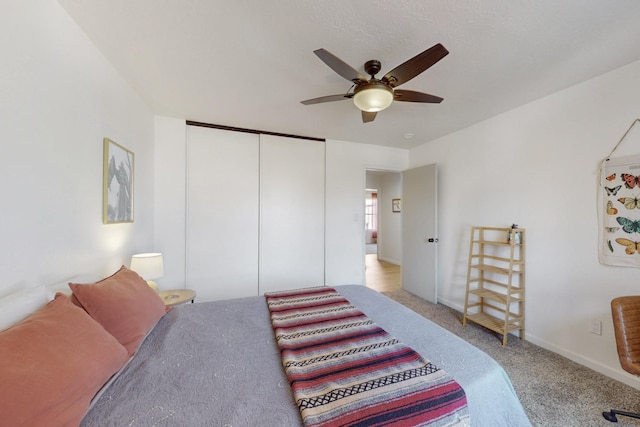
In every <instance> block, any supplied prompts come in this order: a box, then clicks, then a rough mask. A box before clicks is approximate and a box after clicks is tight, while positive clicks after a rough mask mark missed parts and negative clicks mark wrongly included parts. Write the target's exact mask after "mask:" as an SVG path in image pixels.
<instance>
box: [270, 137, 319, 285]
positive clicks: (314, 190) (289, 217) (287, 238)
mask: <svg viewBox="0 0 640 427" xmlns="http://www.w3.org/2000/svg"><path fill="white" fill-rule="evenodd" d="M324 159H325V151H324V141H311V140H304V139H295V138H284V137H278V136H272V135H260V280H259V282H260V294H263V293H264V292H269V291H279V290H287V289H295V288H302V287H310V286H322V285H324V168H325V160H324Z"/></svg>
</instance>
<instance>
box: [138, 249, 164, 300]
mask: <svg viewBox="0 0 640 427" xmlns="http://www.w3.org/2000/svg"><path fill="white" fill-rule="evenodd" d="M131 270H133V271H135V272H136V273H138V274H139V275H140V277H142V278H143V279H144V280H146V281H147V284H148V285H149V286H150V287H151V288H152V289H153V290H154V291H156V292H158V285H157V284H156V282H154V281H153V279H158V278H160V277H162V276H164V264H163V261H162V254H159V253H146V254H136V255H134V256H132V257H131Z"/></svg>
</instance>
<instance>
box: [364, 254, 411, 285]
mask: <svg viewBox="0 0 640 427" xmlns="http://www.w3.org/2000/svg"><path fill="white" fill-rule="evenodd" d="M365 280H366V284H367V287H369V288H371V289H375V290H376V291H378V292H386V291H392V290H396V289H402V276H401V274H400V266H399V265H396V264H392V263H390V262H386V261H382V260H379V259H378V256H377V255H376V254H367V255H365Z"/></svg>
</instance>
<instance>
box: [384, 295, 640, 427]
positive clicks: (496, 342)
mask: <svg viewBox="0 0 640 427" xmlns="http://www.w3.org/2000/svg"><path fill="white" fill-rule="evenodd" d="M383 293H384V295H386V296H388V297H389V298H391V299H393V300H395V301H397V302H399V303H401V304H402V305H404V306H406V307H408V308H410V309H412V310H413V311H415V312H417V313H419V314H420V315H422V316H424V317H426V318H427V319H430V320H431V321H433V322H435V323H437V324H439V325H440V326H442V327H444V328H445V329H447V330H449V331H451V332H453V333H454V334H456V335H458V336H460V337H461V338H463V339H464V340H466V341H468V342H470V343H471V344H473V345H475V346H476V347H478V348H479V349H481V350H482V351H484V352H485V353H487V354H489V355H490V356H491V357H493V358H494V359H495V360H496V361H497V362H498V363H499V364H500V365H501V366H502V367H503V368H504V370H505V371H506V372H507V374H508V375H509V377H510V378H511V382H512V383H513V387H514V389H515V391H516V393H517V394H518V397H519V398H520V401H521V402H522V406H523V407H524V409H525V411H526V413H527V415H528V417H529V420H530V421H531V423H532V424H533V425H534V426H540V427H555V426H558V427H573V426H576V427H578V426H579V427H585V426H587V427H590V426H594V427H596V426H640V420H634V419H630V418H627V417H622V416H618V422H617V423H611V422H609V421H607V420H605V419H604V418H603V417H602V411H608V410H609V409H611V408H615V409H621V410H626V411H631V412H633V411H639V412H640V390H636V389H634V388H633V387H630V386H628V385H626V384H623V383H621V382H619V381H616V380H614V379H611V378H609V377H607V376H605V375H603V374H600V373H598V372H595V371H594V370H592V369H589V368H587V367H585V366H582V365H580V364H578V363H575V362H573V361H571V360H569V359H567V358H565V357H563V356H560V355H559V354H556V353H553V352H551V351H548V350H545V349H543V348H541V347H539V346H537V345H535V344H531V343H529V342H527V341H523V340H520V339H519V338H518V337H517V336H509V340H508V344H507V346H506V347H503V346H502V342H501V337H500V336H499V335H498V334H495V333H494V332H492V331H489V330H488V329H485V328H483V327H481V326H478V325H476V324H474V323H468V324H467V326H465V327H463V326H462V313H459V312H457V311H455V310H453V309H451V308H449V307H446V306H444V305H442V304H432V303H429V302H427V301H425V300H423V299H421V298H419V297H417V296H415V295H412V294H410V293H409V292H406V291H404V290H402V289H400V290H393V291H388V292H383ZM487 410H491V409H490V408H487Z"/></svg>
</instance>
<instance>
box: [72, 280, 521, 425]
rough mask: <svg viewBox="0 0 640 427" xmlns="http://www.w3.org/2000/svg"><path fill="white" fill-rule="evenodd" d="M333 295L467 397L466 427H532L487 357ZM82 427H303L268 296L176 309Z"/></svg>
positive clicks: (429, 325)
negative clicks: (445, 376)
mask: <svg viewBox="0 0 640 427" xmlns="http://www.w3.org/2000/svg"><path fill="white" fill-rule="evenodd" d="M335 288H336V289H337V290H338V291H339V292H340V293H341V294H342V295H344V296H345V297H346V298H347V299H348V300H349V301H350V302H351V303H352V304H354V305H355V306H356V307H357V308H358V309H360V310H361V311H362V312H364V313H365V314H366V315H367V316H368V317H370V318H371V319H372V320H373V321H375V322H376V323H377V324H378V325H379V326H381V327H382V328H383V329H385V330H386V331H387V332H389V333H390V334H392V335H394V336H395V337H396V338H398V339H399V340H401V341H402V342H404V343H405V344H407V345H409V346H410V347H412V348H413V349H414V350H416V351H417V352H418V353H420V355H422V356H423V357H424V358H425V359H427V360H429V361H431V362H432V363H434V364H436V365H437V366H438V367H440V368H442V369H444V370H445V371H446V372H447V373H449V374H450V375H451V376H452V377H453V378H454V379H455V380H456V381H457V382H458V383H459V384H460V385H461V386H462V387H463V389H464V391H465V393H466V396H467V404H468V406H469V413H470V416H471V423H472V425H473V426H487V427H488V426H491V427H497V426H509V427H513V426H529V425H531V424H530V422H529V420H528V419H527V417H526V414H525V413H524V410H523V408H522V405H521V404H520V402H519V400H518V398H517V396H516V394H515V391H514V390H513V387H512V385H511V382H510V380H509V378H508V376H507V375H506V373H505V372H504V370H503V369H502V367H500V365H498V364H497V363H496V362H495V361H494V360H493V359H492V358H491V357H489V356H488V355H487V354H486V353H484V352H482V351H481V350H479V349H477V348H476V347H474V346H472V345H470V344H468V343H467V342H466V341H464V340H462V339H461V338H459V337H457V336H455V335H453V334H452V333H450V332H448V331H446V330H445V329H443V328H441V327H440V326H438V325H436V324H434V323H433V322H431V321H429V320H427V319H425V318H424V317H422V316H420V315H418V314H417V313H415V312H413V311H411V310H409V309H408V308H406V307H404V306H402V305H400V304H398V303H396V302H395V301H392V300H390V299H389V298H387V297H385V296H384V295H382V294H380V293H378V292H376V291H373V290H371V289H368V288H366V287H364V286H359V285H349V286H337V287H335ZM81 425H82V426H86V427H89V426H92V427H94V426H128V425H130V426H162V425H167V426H169V425H180V426H205V425H206V426H301V425H302V422H301V418H300V414H299V411H298V408H297V406H296V404H295V402H294V401H293V397H292V393H291V389H290V387H289V384H288V382H287V379H286V377H285V374H284V370H283V368H282V364H281V359H280V354H279V351H278V347H277V345H276V342H275V338H274V334H273V329H272V327H271V323H270V319H269V312H268V309H267V305H266V302H265V298H264V297H249V298H240V299H233V300H226V301H216V302H204V303H195V304H185V305H181V306H177V307H175V308H174V309H173V310H171V311H170V312H169V313H167V314H166V315H165V316H164V317H163V318H162V319H161V320H160V321H159V322H158V324H157V325H156V326H155V328H154V329H153V330H152V331H151V333H150V334H149V335H148V336H147V338H146V339H145V341H144V342H143V344H142V345H141V347H140V349H139V351H138V353H137V354H136V356H135V357H134V358H133V359H132V360H131V361H130V363H128V364H127V365H126V366H125V367H124V368H123V369H122V371H121V372H120V373H119V374H118V375H117V377H115V378H114V379H113V381H111V382H110V384H108V386H106V387H105V389H104V390H103V391H102V392H101V393H100V395H99V396H98V397H97V398H96V399H95V400H94V402H93V404H92V407H91V409H90V410H89V412H88V413H87V414H86V416H85V417H84V419H83V421H82V424H81Z"/></svg>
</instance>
